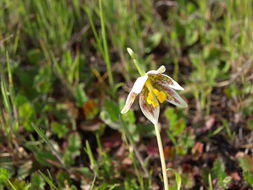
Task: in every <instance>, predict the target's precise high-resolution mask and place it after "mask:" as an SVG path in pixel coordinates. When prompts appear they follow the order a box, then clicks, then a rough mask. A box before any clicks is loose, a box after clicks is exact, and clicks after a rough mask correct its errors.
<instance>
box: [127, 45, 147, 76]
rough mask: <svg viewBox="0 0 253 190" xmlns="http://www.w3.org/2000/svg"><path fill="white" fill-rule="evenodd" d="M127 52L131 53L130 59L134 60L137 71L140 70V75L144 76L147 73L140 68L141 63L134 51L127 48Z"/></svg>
mask: <svg viewBox="0 0 253 190" xmlns="http://www.w3.org/2000/svg"><path fill="white" fill-rule="evenodd" d="M127 52H128V53H129V55H130V57H131V58H132V60H133V62H134V65H135V67H136V69H137V70H138V72H139V74H140V75H141V76H144V75H145V72H144V71H143V69H142V68H141V67H140V63H139V62H138V61H137V58H136V55H135V54H134V52H133V50H132V49H131V48H127Z"/></svg>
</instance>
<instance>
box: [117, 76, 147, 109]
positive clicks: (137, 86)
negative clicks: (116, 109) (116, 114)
mask: <svg viewBox="0 0 253 190" xmlns="http://www.w3.org/2000/svg"><path fill="white" fill-rule="evenodd" d="M147 79H148V76H147V75H145V76H142V77H139V78H137V80H136V81H135V83H134V85H133V88H132V90H131V91H130V93H129V94H128V96H127V99H126V103H125V106H124V107H123V109H122V110H121V113H122V114H124V113H126V112H128V110H129V109H130V108H131V106H132V104H133V103H134V100H135V98H136V96H137V95H138V94H139V93H140V92H141V91H142V89H143V87H144V84H145V82H146V81H147Z"/></svg>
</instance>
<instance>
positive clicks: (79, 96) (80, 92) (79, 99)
mask: <svg viewBox="0 0 253 190" xmlns="http://www.w3.org/2000/svg"><path fill="white" fill-rule="evenodd" d="M75 99H76V105H77V106H78V107H82V106H83V104H84V103H85V102H87V100H88V97H87V95H86V94H85V91H84V84H83V83H80V84H78V85H77V87H76V89H75Z"/></svg>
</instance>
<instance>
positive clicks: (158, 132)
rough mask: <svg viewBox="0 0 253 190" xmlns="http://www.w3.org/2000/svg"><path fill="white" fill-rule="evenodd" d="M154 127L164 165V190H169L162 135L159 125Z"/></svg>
mask: <svg viewBox="0 0 253 190" xmlns="http://www.w3.org/2000/svg"><path fill="white" fill-rule="evenodd" d="M154 126H155V133H156V139H157V144H158V148H159V153H160V160H161V164H162V172H163V183H164V189H165V190H169V184H168V176H167V170H166V164H165V158H164V153H163V144H162V139H161V135H160V129H159V128H160V127H159V123H156V124H154Z"/></svg>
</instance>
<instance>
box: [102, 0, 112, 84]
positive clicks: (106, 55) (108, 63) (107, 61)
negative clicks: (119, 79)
mask: <svg viewBox="0 0 253 190" xmlns="http://www.w3.org/2000/svg"><path fill="white" fill-rule="evenodd" d="M99 17H100V23H101V34H102V43H103V48H104V49H103V57H104V59H105V64H106V69H107V72H108V77H109V83H110V85H111V86H113V83H114V82H113V75H112V67H111V60H110V56H109V51H108V45H107V39H106V31H105V20H104V15H103V9H102V0H99Z"/></svg>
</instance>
